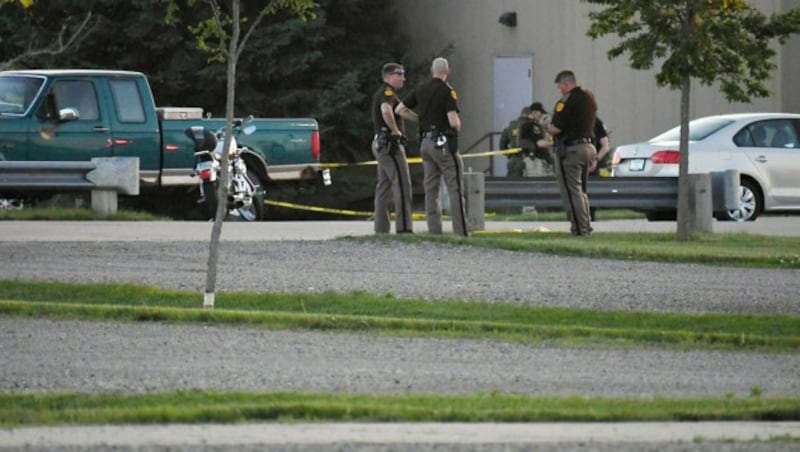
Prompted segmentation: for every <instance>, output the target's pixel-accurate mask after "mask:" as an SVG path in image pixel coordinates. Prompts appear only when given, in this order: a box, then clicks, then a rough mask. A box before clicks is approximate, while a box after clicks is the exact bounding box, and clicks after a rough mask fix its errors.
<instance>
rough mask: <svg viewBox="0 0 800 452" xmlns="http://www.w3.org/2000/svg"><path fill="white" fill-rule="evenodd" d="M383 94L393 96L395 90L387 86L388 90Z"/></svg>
mask: <svg viewBox="0 0 800 452" xmlns="http://www.w3.org/2000/svg"><path fill="white" fill-rule="evenodd" d="M383 95H384V96H386V97H392V96H394V91H392V90H390V89H389V88H386V90H385V91H384V92H383Z"/></svg>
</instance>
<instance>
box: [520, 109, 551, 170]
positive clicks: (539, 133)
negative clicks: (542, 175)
mask: <svg viewBox="0 0 800 452" xmlns="http://www.w3.org/2000/svg"><path fill="white" fill-rule="evenodd" d="M528 109H529V110H530V113H529V114H528V120H527V121H526V122H524V123H523V124H522V126H521V127H520V146H522V147H523V149H525V153H526V156H527V157H529V158H531V159H534V158H536V159H540V160H542V161H544V162H545V163H546V168H550V169H552V168H553V154H552V152H551V151H550V148H551V147H552V142H551V140H550V139H549V134H548V132H547V127H546V126H545V123H544V119H545V115H547V110H545V109H544V106H543V105H542V103H541V102H534V103H532V104H531V106H530V107H528Z"/></svg>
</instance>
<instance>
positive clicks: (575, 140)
mask: <svg viewBox="0 0 800 452" xmlns="http://www.w3.org/2000/svg"><path fill="white" fill-rule="evenodd" d="M592 142H594V140H593V139H591V138H573V139H571V140H567V141H565V142H564V144H566V145H567V146H575V145H576V144H586V143H592Z"/></svg>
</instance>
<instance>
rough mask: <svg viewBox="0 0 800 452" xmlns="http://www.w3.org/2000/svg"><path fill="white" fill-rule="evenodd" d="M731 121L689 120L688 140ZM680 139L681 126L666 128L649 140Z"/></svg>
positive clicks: (720, 127)
mask: <svg viewBox="0 0 800 452" xmlns="http://www.w3.org/2000/svg"><path fill="white" fill-rule="evenodd" d="M732 122H733V121H732V120H730V119H724V118H700V119H695V120H694V121H690V122H689V141H700V140H703V139H705V138H706V137H708V136H709V135H711V134H712V133H714V132H716V131H717V130H720V129H722V128H723V127H725V126H727V125H728V124H730V123H732ZM680 139H681V126H678V127H675V128H673V129H670V130H667V131H666V132H664V133H662V134H661V135H658V136H656V137H654V138H652V139H651V140H650V141H678V140H680Z"/></svg>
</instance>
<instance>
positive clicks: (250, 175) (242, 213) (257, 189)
mask: <svg viewBox="0 0 800 452" xmlns="http://www.w3.org/2000/svg"><path fill="white" fill-rule="evenodd" d="M247 179H248V181H249V183H250V188H251V189H252V193H253V199H252V203H250V205H249V206H244V207H239V208H237V209H234V210H235V212H236V214H238V216H239V218H240V219H241V220H243V221H261V220H263V219H264V210H265V208H264V189H263V188H262V186H261V180H260V179H259V178H258V175H256V173H254V172H253V171H250V170H247Z"/></svg>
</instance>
